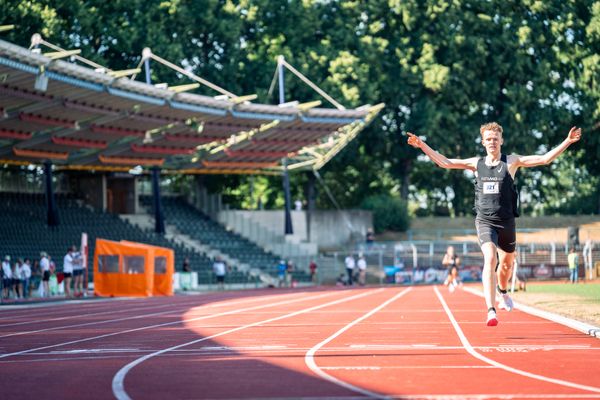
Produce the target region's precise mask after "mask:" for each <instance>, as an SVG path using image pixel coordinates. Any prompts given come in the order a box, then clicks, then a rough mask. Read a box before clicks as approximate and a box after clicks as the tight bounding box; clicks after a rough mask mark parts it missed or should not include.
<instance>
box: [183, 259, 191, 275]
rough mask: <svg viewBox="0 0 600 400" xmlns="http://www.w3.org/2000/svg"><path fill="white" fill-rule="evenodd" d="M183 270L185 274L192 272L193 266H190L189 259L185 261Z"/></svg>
mask: <svg viewBox="0 0 600 400" xmlns="http://www.w3.org/2000/svg"><path fill="white" fill-rule="evenodd" d="M181 269H182V270H183V272H192V266H191V265H190V258H189V257H186V258H184V259H183V265H182V267H181Z"/></svg>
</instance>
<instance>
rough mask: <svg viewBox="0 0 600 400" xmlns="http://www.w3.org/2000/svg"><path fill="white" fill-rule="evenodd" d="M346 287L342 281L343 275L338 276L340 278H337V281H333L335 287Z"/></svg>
mask: <svg viewBox="0 0 600 400" xmlns="http://www.w3.org/2000/svg"><path fill="white" fill-rule="evenodd" d="M344 285H346V282H345V280H344V274H340V276H338V278H337V281H335V286H344Z"/></svg>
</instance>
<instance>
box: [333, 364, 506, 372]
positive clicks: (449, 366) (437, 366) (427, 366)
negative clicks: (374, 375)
mask: <svg viewBox="0 0 600 400" xmlns="http://www.w3.org/2000/svg"><path fill="white" fill-rule="evenodd" d="M492 368H496V367H492V366H491V365H433V366H432V365H401V366H395V367H380V366H347V367H321V369H323V370H327V371H337V370H348V371H353V370H354V371H360V370H372V371H379V370H382V369H492Z"/></svg>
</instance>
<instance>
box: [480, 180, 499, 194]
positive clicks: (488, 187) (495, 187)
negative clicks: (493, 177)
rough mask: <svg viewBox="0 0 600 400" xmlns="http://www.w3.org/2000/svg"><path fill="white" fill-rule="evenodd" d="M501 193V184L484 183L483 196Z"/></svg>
mask: <svg viewBox="0 0 600 400" xmlns="http://www.w3.org/2000/svg"><path fill="white" fill-rule="evenodd" d="M498 193H500V182H483V194H498Z"/></svg>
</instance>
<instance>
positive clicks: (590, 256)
mask: <svg viewBox="0 0 600 400" xmlns="http://www.w3.org/2000/svg"><path fill="white" fill-rule="evenodd" d="M450 245H452V246H454V248H455V252H456V254H457V255H458V256H459V257H460V258H461V275H462V276H463V277H464V280H479V279H480V278H481V269H482V266H483V255H482V253H481V250H480V248H479V245H478V244H477V243H475V242H467V241H402V242H376V243H374V244H372V245H370V246H367V245H365V244H361V245H359V246H357V247H353V248H347V249H345V250H342V251H337V252H332V253H329V254H327V255H326V256H325V257H323V260H322V261H321V262H322V263H323V264H324V267H325V269H323V270H320V271H319V275H318V277H319V282H320V283H331V282H332V281H335V278H336V277H339V276H340V275H342V274H344V273H345V272H346V271H345V264H344V259H345V258H346V256H348V255H351V256H353V257H354V258H355V259H357V258H358V256H359V255H360V254H362V255H364V257H365V259H366V261H367V265H368V275H369V276H370V278H371V279H370V281H371V282H372V283H374V282H378V281H379V282H381V283H383V282H389V281H390V279H391V277H394V278H393V279H396V278H397V277H396V276H395V274H397V273H400V275H402V274H403V273H407V274H411V275H412V273H413V272H414V271H421V272H423V273H425V272H426V271H428V270H436V271H439V272H438V273H435V272H431V273H430V275H431V276H432V279H433V278H435V279H434V280H433V282H440V281H442V282H443V280H444V279H445V274H446V269H445V267H443V266H442V259H443V257H444V254H445V252H446V249H447V247H448V246H450ZM577 250H578V253H579V254H580V264H581V267H582V268H583V270H584V271H585V277H586V278H588V279H590V278H594V277H596V275H597V274H598V273H599V271H598V269H600V243H598V242H589V243H585V244H584V245H581V246H579V247H578V248H577ZM567 255H568V247H567V245H566V244H565V243H525V244H522V245H519V246H518V247H517V258H516V261H517V264H518V265H519V268H521V270H522V274H523V276H524V277H525V278H540V279H544V278H562V277H566V276H568V267H567Z"/></svg>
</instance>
